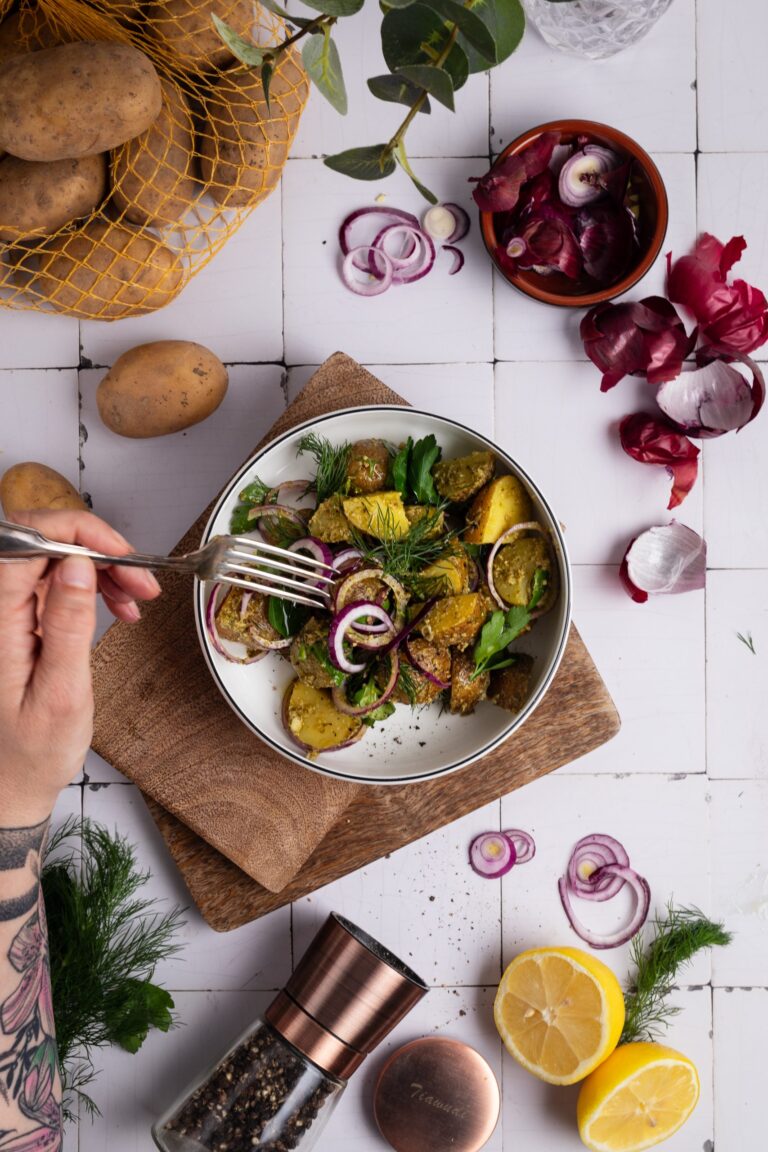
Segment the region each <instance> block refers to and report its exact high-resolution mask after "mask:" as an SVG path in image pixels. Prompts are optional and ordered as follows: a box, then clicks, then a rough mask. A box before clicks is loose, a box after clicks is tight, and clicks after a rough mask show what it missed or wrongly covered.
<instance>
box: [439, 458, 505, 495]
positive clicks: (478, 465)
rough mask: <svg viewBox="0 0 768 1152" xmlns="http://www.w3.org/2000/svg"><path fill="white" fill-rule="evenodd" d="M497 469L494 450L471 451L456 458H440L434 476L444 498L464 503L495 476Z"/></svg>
mask: <svg viewBox="0 0 768 1152" xmlns="http://www.w3.org/2000/svg"><path fill="white" fill-rule="evenodd" d="M495 470H496V461H495V459H494V456H493V453H492V452H470V454H469V456H459V457H458V459H456V460H440V461H439V462H438V463H437V464H435V466H434V468H433V469H432V477H433V479H434V481H435V488H437V491H438V493H439V495H440V496H442V497H443V499H444V500H450V501H451V502H452V503H454V504H463V503H464V501H465V500H470V499H471V498H472V497H473V496H474V495H475V494H476V493H477V492H479V491H480V489H481V488H482V487H483V486H484V485H485V484H487V483H488V481H489V480H491V479H492V478H493V473H494V472H495Z"/></svg>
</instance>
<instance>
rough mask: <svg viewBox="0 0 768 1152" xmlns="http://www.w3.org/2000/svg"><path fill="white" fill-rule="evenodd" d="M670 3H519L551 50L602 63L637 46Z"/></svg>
mask: <svg viewBox="0 0 768 1152" xmlns="http://www.w3.org/2000/svg"><path fill="white" fill-rule="evenodd" d="M671 3H672V0H523V7H524V8H525V13H526V16H527V17H528V19H529V20H530V21H531V23H532V24H533V25H535V27H536V28H537V29H538V30H539V32H540V33H541V35H542V36H543V37H544V39H545V40H546V42H547V44H550V45H551V46H552V47H553V48H559V49H560V50H561V51H562V52H570V53H573V54H574V55H577V56H588V57H589V58H590V59H592V60H602V59H604V58H605V57H606V56H614V55H615V54H616V53H617V52H621V51H622V49H624V48H629V46H630V45H631V44H635V43H637V41H638V40H641V39H642V38H643V36H645V35H646V33H648V32H650V30H651V28H652V27H653V25H654V24H655V23H656V21H657V20H658V19H659V17H660V16H663V15H664V13H665V12H666V10H667V8H669V6H670V4H671Z"/></svg>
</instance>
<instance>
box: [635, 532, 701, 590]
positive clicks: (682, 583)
mask: <svg viewBox="0 0 768 1152" xmlns="http://www.w3.org/2000/svg"><path fill="white" fill-rule="evenodd" d="M620 575H621V578H622V580H623V582H624V586H625V587H626V589H627V591H628V592H629V595H630V596H631V597H632V599H633V600H636V601H637V603H638V604H644V603H645V601H646V600H647V599H648V596H649V595H652V596H655V595H659V594H661V593H675V594H676V593H679V592H694V591H696V590H697V589H699V588H703V587H704V584H705V581H706V575H707V545H706V543H705V541H704V540H702V538H701V536H699V534H698V533H697V532H694V531H693V529H692V528H687V527H686V525H685V524H679V523H678V522H677V521H676V520H673V521H672V522H671V523H670V524H666V525H659V526H658V527H654V528H648V529H647V530H646V531H645V532H642V533H641V534H640V535H639V536H637V537H635V539H634V540H633V541H632V542H631V544H630V545H629V547H628V548H627V551H626V552H625V554H624V559H623V560H622V562H621V568H620Z"/></svg>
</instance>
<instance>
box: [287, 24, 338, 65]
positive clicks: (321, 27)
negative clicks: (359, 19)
mask: <svg viewBox="0 0 768 1152" xmlns="http://www.w3.org/2000/svg"><path fill="white" fill-rule="evenodd" d="M337 19H338V17H336V16H318V17H317V19H316V20H312V21H310V23H309V24H307V26H306V27H305V28H299V30H298V32H294V34H293V36H289V37H288V39H287V40H283V42H282V44H278V45H277V47H276V48H274V49H273V54H274V56H275V57H276V56H277V55H278V54H279V53H280V52H284V51H285V49H286V48H290V46H291V44H295V43H296V42H297V40H301V38H302V36H308V35H310V34H311V33H313V32H324V31H325V29H326V28H328V29H330V28H332V27H333V25H334V24H335V23H336V20H337Z"/></svg>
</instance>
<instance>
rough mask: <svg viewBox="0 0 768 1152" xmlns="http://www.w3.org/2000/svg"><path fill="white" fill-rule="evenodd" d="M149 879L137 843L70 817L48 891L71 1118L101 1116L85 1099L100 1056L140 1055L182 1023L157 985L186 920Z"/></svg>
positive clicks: (56, 847)
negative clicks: (153, 893) (149, 892)
mask: <svg viewBox="0 0 768 1152" xmlns="http://www.w3.org/2000/svg"><path fill="white" fill-rule="evenodd" d="M54 854H55V855H54ZM148 879H149V873H148V872H141V871H139V869H138V868H137V866H136V856H135V852H134V849H133V847H132V846H131V845H130V844H129V843H128V841H127V840H125V839H123V838H122V837H121V836H117V835H114V836H113V835H112V834H111V833H110V832H109V831H108V830H107V829H106V828H105V827H103V825H101V824H96V823H94V822H93V821H91V820H76V819H74V818H70V819H69V820H67V821H66V822H65V823H64V824H63V825H62V826H61V827H60V828H59V829H58V830H57V831H56V832H55V833H54V835H53V836H52V837H51V840H50V843H49V845H48V849H47V853H46V861H45V863H44V866H43V870H42V875H41V883H42V888H43V897H44V899H45V907H46V913H47V918H48V939H49V946H50V968H51V987H52V992H53V1004H54V1015H55V1021H56V1040H57V1046H58V1052H59V1064H60V1069H61V1077H62V1083H63V1085H64V1091H65V1098H64V1110H65V1114H71V1112H72V1109H73V1107H74V1103H75V1099H76V1098H79V1099H80V1102H81V1103H82V1104H83V1105H84V1107H85V1108H86V1110H87V1111H89V1112H94V1111H95V1112H97V1111H98V1108H97V1107H96V1105H95V1103H94V1102H93V1100H91V1099H90V1097H89V1096H87V1095H86V1093H85V1092H84V1088H85V1086H86V1085H87V1084H89V1083H90V1082H91V1081H92V1080H93V1079H94V1077H95V1075H96V1073H95V1070H94V1066H93V1062H92V1057H93V1053H94V1051H95V1050H96V1049H98V1048H102V1047H104V1046H106V1045H109V1044H118V1045H119V1046H120V1047H121V1048H124V1049H125V1050H126V1051H128V1052H136V1051H137V1050H138V1048H140V1046H141V1044H142V1043H143V1042H144V1039H145V1038H146V1035H147V1032H148V1031H149V1029H150V1028H158V1029H160V1030H161V1031H163V1032H167V1031H168V1029H169V1028H170V1027H171V1026H172V1025H173V1023H174V1016H173V1013H172V1009H173V1007H174V1004H173V1000H172V999H171V997H170V995H169V993H168V992H167V991H166V990H165V989H164V988H161V987H158V985H156V984H153V983H151V978H152V975H153V973H154V970H155V968H156V966H157V964H158V963H159V961H161V960H163V959H165V958H166V957H168V956H172V955H173V954H174V953H176V952H178V951H179V949H180V947H181V945H180V944H179V943H177V942H176V941H175V940H174V936H175V934H176V933H177V931H178V930H179V929H180V928H181V927H182V924H183V921H182V919H181V914H182V913H181V909H179V908H172V909H171V910H170V911H168V912H163V913H160V912H158V911H157V910H156V901H155V900H154V899H153V898H151V897H148V898H147V897H142V896H139V895H137V893H138V890H139V889H140V888H141V887H142V886H143V885H144V884H145V883H146V882H147V880H148Z"/></svg>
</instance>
